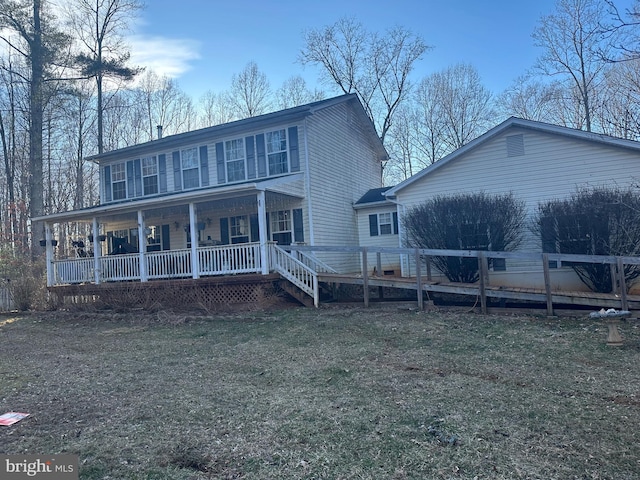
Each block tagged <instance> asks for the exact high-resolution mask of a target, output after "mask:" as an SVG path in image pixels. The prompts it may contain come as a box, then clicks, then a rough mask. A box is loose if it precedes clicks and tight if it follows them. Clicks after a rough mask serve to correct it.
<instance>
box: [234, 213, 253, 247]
mask: <svg viewBox="0 0 640 480" xmlns="http://www.w3.org/2000/svg"><path fill="white" fill-rule="evenodd" d="M229 234H230V237H231V243H234V244H235V243H247V242H248V241H249V219H248V218H247V216H246V215H241V216H237V217H231V218H229Z"/></svg>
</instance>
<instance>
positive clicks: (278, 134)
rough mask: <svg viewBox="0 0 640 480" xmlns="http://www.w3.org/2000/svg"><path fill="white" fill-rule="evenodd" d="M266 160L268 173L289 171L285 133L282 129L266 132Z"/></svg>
mask: <svg viewBox="0 0 640 480" xmlns="http://www.w3.org/2000/svg"><path fill="white" fill-rule="evenodd" d="M266 140H267V160H268V164H269V175H279V174H281V173H287V172H288V171H289V164H288V162H287V133H286V131H285V130H284V129H282V130H276V131H275V132H267V134H266Z"/></svg>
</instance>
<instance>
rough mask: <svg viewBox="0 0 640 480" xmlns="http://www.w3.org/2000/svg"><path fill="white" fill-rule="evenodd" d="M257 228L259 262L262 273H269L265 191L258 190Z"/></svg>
mask: <svg viewBox="0 0 640 480" xmlns="http://www.w3.org/2000/svg"><path fill="white" fill-rule="evenodd" d="M258 230H259V231H260V264H261V266H262V271H261V272H260V273H262V275H268V274H269V256H268V254H267V245H268V241H269V239H268V238H267V207H266V204H265V192H264V190H261V191H259V192H258Z"/></svg>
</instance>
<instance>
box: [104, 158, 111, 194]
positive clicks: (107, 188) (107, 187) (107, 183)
mask: <svg viewBox="0 0 640 480" xmlns="http://www.w3.org/2000/svg"><path fill="white" fill-rule="evenodd" d="M103 180H104V201H105V202H110V201H111V167H110V166H109V165H107V166H106V167H104V177H103Z"/></svg>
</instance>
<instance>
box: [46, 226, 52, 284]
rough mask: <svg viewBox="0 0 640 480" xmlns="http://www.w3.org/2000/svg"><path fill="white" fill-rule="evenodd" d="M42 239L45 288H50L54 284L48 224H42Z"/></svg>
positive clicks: (49, 227)
mask: <svg viewBox="0 0 640 480" xmlns="http://www.w3.org/2000/svg"><path fill="white" fill-rule="evenodd" d="M44 239H45V241H46V244H47V246H46V247H45V259H46V262H47V287H51V286H52V285H53V284H54V277H53V245H52V244H51V240H52V236H51V225H50V224H49V222H44Z"/></svg>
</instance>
